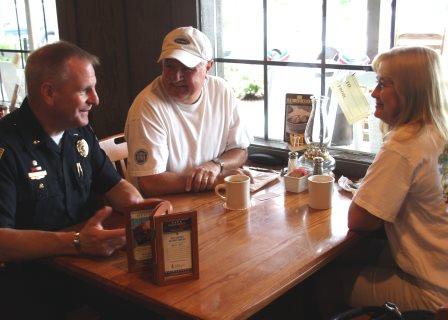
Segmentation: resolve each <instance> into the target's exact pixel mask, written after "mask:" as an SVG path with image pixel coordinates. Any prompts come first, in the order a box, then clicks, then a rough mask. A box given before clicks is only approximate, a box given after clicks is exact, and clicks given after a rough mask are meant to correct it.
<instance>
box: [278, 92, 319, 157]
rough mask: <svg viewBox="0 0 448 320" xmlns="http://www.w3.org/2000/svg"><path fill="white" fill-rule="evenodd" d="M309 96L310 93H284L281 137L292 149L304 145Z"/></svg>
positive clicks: (309, 104)
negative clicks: (282, 133)
mask: <svg viewBox="0 0 448 320" xmlns="http://www.w3.org/2000/svg"><path fill="white" fill-rule="evenodd" d="M311 96H312V95H311V94H297V93H287V94H286V101H285V126H284V128H285V129H284V137H283V139H284V141H285V142H288V143H289V145H290V146H291V147H292V149H294V150H300V149H303V148H304V147H305V138H304V133H305V128H306V124H307V122H308V119H309V117H310V114H311V109H312V103H311Z"/></svg>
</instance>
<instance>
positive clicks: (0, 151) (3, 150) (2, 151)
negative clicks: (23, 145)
mask: <svg viewBox="0 0 448 320" xmlns="http://www.w3.org/2000/svg"><path fill="white" fill-rule="evenodd" d="M4 152H5V149H3V148H0V159H1V158H2V156H3V153H4Z"/></svg>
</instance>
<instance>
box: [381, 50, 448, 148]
mask: <svg viewBox="0 0 448 320" xmlns="http://www.w3.org/2000/svg"><path fill="white" fill-rule="evenodd" d="M385 62H386V63H385ZM372 67H373V69H374V71H375V72H378V70H380V69H381V73H382V74H384V75H385V76H386V77H387V78H390V79H391V80H392V81H393V84H394V88H395V90H396V92H397V95H398V97H399V102H400V106H401V109H400V113H399V114H398V116H397V121H396V123H395V124H394V127H395V128H397V127H399V126H402V125H405V124H411V123H412V124H417V128H418V131H420V130H421V129H422V128H423V127H424V126H425V125H427V124H433V125H435V127H436V128H437V129H438V131H439V132H440V134H441V135H442V137H443V138H444V139H445V140H448V96H447V83H446V80H447V79H445V78H444V73H443V67H442V61H441V59H440V55H439V54H438V53H437V52H436V51H434V50H432V49H430V48H427V47H395V48H392V49H391V50H389V51H387V52H384V53H381V54H379V55H378V56H376V57H375V59H374V60H373V63H372Z"/></svg>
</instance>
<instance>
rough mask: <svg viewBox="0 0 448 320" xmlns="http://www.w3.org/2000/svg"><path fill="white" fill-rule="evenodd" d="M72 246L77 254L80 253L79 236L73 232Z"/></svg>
mask: <svg viewBox="0 0 448 320" xmlns="http://www.w3.org/2000/svg"><path fill="white" fill-rule="evenodd" d="M73 246H74V247H75V249H76V251H78V253H81V235H80V233H79V232H75V235H74V237H73Z"/></svg>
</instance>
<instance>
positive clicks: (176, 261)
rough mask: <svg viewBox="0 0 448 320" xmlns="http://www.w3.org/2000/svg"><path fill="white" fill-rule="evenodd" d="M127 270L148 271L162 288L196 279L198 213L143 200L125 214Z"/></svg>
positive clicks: (159, 201)
mask: <svg viewBox="0 0 448 320" xmlns="http://www.w3.org/2000/svg"><path fill="white" fill-rule="evenodd" d="M126 239H127V250H126V251H127V258H128V270H129V272H134V271H148V272H150V273H151V274H152V278H153V280H154V282H155V283H156V284H159V285H163V284H166V283H171V282H179V281H184V280H190V279H198V278H199V262H198V234H197V212H196V211H186V212H177V213H173V208H172V206H171V203H170V202H168V201H164V200H161V199H145V200H144V201H143V202H142V203H139V204H138V205H134V206H132V207H131V208H130V209H129V211H128V212H127V213H126Z"/></svg>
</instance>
